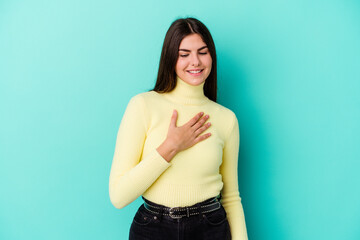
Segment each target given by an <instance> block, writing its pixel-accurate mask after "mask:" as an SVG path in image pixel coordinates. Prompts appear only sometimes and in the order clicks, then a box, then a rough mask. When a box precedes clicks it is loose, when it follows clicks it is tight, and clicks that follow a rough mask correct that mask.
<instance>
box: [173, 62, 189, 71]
mask: <svg viewBox="0 0 360 240" xmlns="http://www.w3.org/2000/svg"><path fill="white" fill-rule="evenodd" d="M175 68H176V70H177V71H182V70H184V69H185V68H186V63H185V62H184V61H182V60H178V61H177V63H176V67H175Z"/></svg>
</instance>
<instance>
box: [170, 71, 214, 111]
mask: <svg viewBox="0 0 360 240" xmlns="http://www.w3.org/2000/svg"><path fill="white" fill-rule="evenodd" d="M204 84H205V81H204V82H203V83H201V84H199V85H197V86H194V85H191V84H189V83H187V82H185V81H184V80H182V79H181V78H180V77H179V76H177V77H176V86H175V88H174V89H173V90H172V91H171V92H167V93H165V94H164V95H165V96H166V97H168V98H169V99H171V100H172V101H174V102H177V103H182V104H186V105H201V104H204V103H206V102H207V101H208V100H209V99H208V98H207V97H206V96H205V94H204Z"/></svg>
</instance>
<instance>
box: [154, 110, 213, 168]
mask: <svg viewBox="0 0 360 240" xmlns="http://www.w3.org/2000/svg"><path fill="white" fill-rule="evenodd" d="M202 115H203V112H200V113H198V114H196V115H195V116H194V117H193V118H191V119H190V120H189V121H188V122H187V123H185V124H184V125H182V126H180V127H177V126H176V121H177V111H176V110H174V111H173V115H172V116H171V121H170V126H169V130H168V134H167V137H166V139H165V141H164V142H163V143H162V144H161V145H160V146H159V147H158V148H157V150H158V152H159V154H160V155H162V156H163V158H164V159H165V160H166V161H168V162H170V161H171V159H172V158H173V157H174V156H175V155H176V154H177V153H178V152H181V151H183V150H185V149H188V148H190V147H192V146H193V145H195V144H196V143H198V142H200V141H203V140H205V139H207V138H208V137H210V136H211V133H207V134H203V135H200V134H201V133H202V132H204V131H205V130H206V129H208V128H209V127H210V126H211V123H210V122H208V123H206V124H204V123H205V122H206V120H208V119H209V116H208V115H206V116H204V117H203V118H201V117H202Z"/></svg>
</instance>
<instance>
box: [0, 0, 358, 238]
mask: <svg viewBox="0 0 360 240" xmlns="http://www.w3.org/2000/svg"><path fill="white" fill-rule="evenodd" d="M178 17H196V18H198V19H200V20H201V21H203V22H204V23H205V24H206V26H207V27H208V28H209V29H210V31H211V33H212V35H213V38H214V41H215V44H216V48H217V53H218V70H219V75H218V79H219V83H218V85H219V90H218V102H219V103H220V104H222V105H224V106H226V107H228V108H230V109H232V110H233V111H234V112H235V113H236V115H237V117H238V119H239V124H240V134H241V143H240V153H239V184H240V185H239V186H240V193H241V197H242V199H243V206H244V210H245V216H246V222H247V228H248V234H249V239H252V240H262V239H264V240H272V239H274V240H275V239H276V240H303V239H307V240H313V239H314V240H315V239H327V240H333V239H346V240H357V239H360V228H359V226H360V204H359V202H360V200H359V199H360V188H359V184H360V177H359V168H360V161H359V160H360V150H359V149H360V148H359V146H358V145H359V142H360V137H359V135H360V126H359V122H360V95H359V90H360V44H359V43H360V3H359V1H355V0H353V1H351V0H346V1H344V0H327V1H320V0H304V1H300V0H293V1H288V0H287V1H285V0H274V1H256V0H255V1H254V0H242V1H223V2H219V1H209V0H206V1H205V0H199V1H195V2H194V1H188V0H185V1H165V0H158V1H141V2H140V1H115V0H105V1H85V0H83V1H70V0H63V1H58V0H57V1H39V0H33V1H18V0H14V1H10V0H9V1H4V0H3V1H1V2H0V123H1V124H0V190H1V197H0V239H6V240H7V239H37V240H40V239H53V240H57V239H127V238H128V230H129V227H130V224H131V221H132V217H133V215H134V214H135V211H136V210H137V208H138V206H139V205H140V204H141V203H142V200H141V198H139V199H137V200H136V201H135V202H133V203H131V204H130V205H128V206H127V207H125V208H124V209H121V210H118V209H116V208H115V207H113V206H112V205H111V203H110V200H109V195H108V178H109V173H110V167H111V162H112V157H113V153H114V147H115V140H116V134H117V130H118V127H119V124H120V121H121V118H122V115H123V113H124V111H125V107H126V105H127V103H128V101H129V99H130V98H131V96H133V95H135V94H137V93H140V92H144V91H147V90H148V89H150V88H152V87H153V86H154V84H155V79H156V74H157V69H158V63H159V59H160V51H161V46H162V43H163V39H164V37H165V33H166V31H167V29H168V27H169V26H170V24H171V22H172V21H173V20H175V19H176V18H178Z"/></svg>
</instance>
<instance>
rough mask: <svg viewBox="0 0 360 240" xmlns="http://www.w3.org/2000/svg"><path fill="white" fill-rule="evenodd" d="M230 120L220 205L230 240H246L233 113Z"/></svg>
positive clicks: (223, 164) (238, 140)
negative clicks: (224, 213) (229, 232)
mask: <svg viewBox="0 0 360 240" xmlns="http://www.w3.org/2000/svg"><path fill="white" fill-rule="evenodd" d="M232 119H233V123H232V124H231V125H230V129H229V132H228V135H227V136H228V137H227V138H226V140H225V145H224V150H223V163H222V165H221V167H220V173H221V175H222V178H223V183H224V187H223V189H222V190H221V195H222V199H221V203H222V204H223V206H224V208H225V210H226V213H227V217H228V221H229V225H230V229H231V235H232V239H233V240H247V239H248V237H247V231H246V224H245V216H244V211H243V207H242V204H241V198H240V194H239V187H238V174H237V169H238V154H239V145H240V134H239V123H238V120H237V118H236V115H235V114H234V113H233V117H232Z"/></svg>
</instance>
